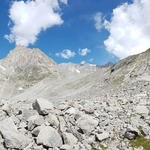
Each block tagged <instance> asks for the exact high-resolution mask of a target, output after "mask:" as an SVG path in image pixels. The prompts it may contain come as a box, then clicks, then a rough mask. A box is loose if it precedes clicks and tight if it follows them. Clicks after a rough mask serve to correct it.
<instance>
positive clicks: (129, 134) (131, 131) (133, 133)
mask: <svg viewBox="0 0 150 150" xmlns="http://www.w3.org/2000/svg"><path fill="white" fill-rule="evenodd" d="M138 135H139V131H138V129H135V128H133V127H128V128H127V131H126V132H125V134H124V137H125V138H127V139H128V140H133V139H135V138H136V137H137V136H138Z"/></svg>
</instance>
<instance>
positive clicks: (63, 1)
mask: <svg viewBox="0 0 150 150" xmlns="http://www.w3.org/2000/svg"><path fill="white" fill-rule="evenodd" d="M60 1H61V2H62V3H64V4H65V5H67V4H68V0H60Z"/></svg>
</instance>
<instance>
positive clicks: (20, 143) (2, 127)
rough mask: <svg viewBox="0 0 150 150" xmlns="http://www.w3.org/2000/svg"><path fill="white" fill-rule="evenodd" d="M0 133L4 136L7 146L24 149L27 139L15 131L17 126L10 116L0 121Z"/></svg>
mask: <svg viewBox="0 0 150 150" xmlns="http://www.w3.org/2000/svg"><path fill="white" fill-rule="evenodd" d="M0 133H1V134H2V136H3V138H4V142H5V145H6V147H7V148H12V149H20V150H22V149H24V148H25V147H26V146H27V145H28V144H29V141H28V139H27V138H26V137H25V136H24V135H23V134H21V133H19V132H18V131H17V128H16V126H15V124H14V122H13V120H12V119H11V118H8V119H5V120H3V121H1V122H0Z"/></svg>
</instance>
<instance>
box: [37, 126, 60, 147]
mask: <svg viewBox="0 0 150 150" xmlns="http://www.w3.org/2000/svg"><path fill="white" fill-rule="evenodd" d="M37 144H42V145H44V146H46V147H61V146H62V144H63V142H62V138H61V136H60V135H59V133H58V132H57V130H55V129H54V128H52V127H50V126H45V127H44V126H43V128H41V130H40V132H39V134H38V137H37Z"/></svg>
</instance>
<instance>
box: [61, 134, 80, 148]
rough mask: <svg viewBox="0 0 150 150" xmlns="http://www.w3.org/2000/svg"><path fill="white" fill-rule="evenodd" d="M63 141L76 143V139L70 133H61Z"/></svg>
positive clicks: (71, 144)
mask: <svg viewBox="0 0 150 150" xmlns="http://www.w3.org/2000/svg"><path fill="white" fill-rule="evenodd" d="M63 139H64V143H65V144H67V145H70V146H73V145H76V144H77V142H78V139H77V138H76V137H75V136H74V135H73V134H72V133H67V132H65V133H63Z"/></svg>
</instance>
